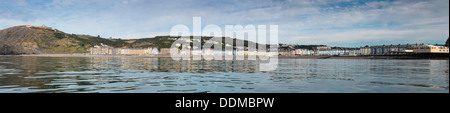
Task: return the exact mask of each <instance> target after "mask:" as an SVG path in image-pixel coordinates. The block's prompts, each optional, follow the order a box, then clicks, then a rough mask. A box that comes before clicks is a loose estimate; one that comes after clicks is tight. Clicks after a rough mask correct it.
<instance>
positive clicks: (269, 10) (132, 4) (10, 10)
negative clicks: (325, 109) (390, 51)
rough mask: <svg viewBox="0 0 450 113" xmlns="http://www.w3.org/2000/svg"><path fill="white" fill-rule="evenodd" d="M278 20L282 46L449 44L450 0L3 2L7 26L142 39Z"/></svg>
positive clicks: (1, 16)
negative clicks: (196, 21) (197, 20)
mask: <svg viewBox="0 0 450 113" xmlns="http://www.w3.org/2000/svg"><path fill="white" fill-rule="evenodd" d="M194 16H200V17H202V25H203V26H205V25H209V24H215V25H219V26H220V27H222V29H224V26H225V25H236V24H240V25H248V24H254V25H279V41H280V43H290V44H325V45H330V46H353V47H359V46H364V45H382V44H391V43H392V44H399V43H401V44H406V43H426V44H435V43H444V42H445V41H446V40H447V38H448V36H449V0H2V1H1V3H0V29H5V28H9V27H12V26H18V25H36V26H37V25H47V26H50V27H53V28H57V29H60V30H62V31H65V32H67V33H75V34H88V35H94V36H96V35H101V36H102V37H113V38H122V39H136V38H144V37H153V36H158V35H168V34H169V33H170V29H171V28H172V27H173V26H174V25H178V24H184V25H188V26H191V25H192V17H194Z"/></svg>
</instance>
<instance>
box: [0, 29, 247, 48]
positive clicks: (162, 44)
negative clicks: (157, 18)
mask: <svg viewBox="0 0 450 113" xmlns="http://www.w3.org/2000/svg"><path fill="white" fill-rule="evenodd" d="M173 38H174V37H170V36H156V37H153V38H142V39H106V38H102V37H100V36H90V35H78V34H68V33H65V32H62V31H60V30H58V29H53V28H39V27H27V26H15V27H11V28H7V29H3V30H0V55H19V54H72V53H88V52H89V51H87V49H88V48H90V47H93V46H95V45H99V44H100V43H103V44H106V45H110V46H112V47H115V48H148V47H156V48H159V49H161V48H170V46H171V45H172V43H173V42H174V41H175V40H173ZM175 38H176V37H175ZM178 38H179V37H178ZM191 38H192V36H191ZM211 38H212V37H202V40H209V39H211ZM223 39H225V37H223ZM235 41H236V39H234V42H235ZM202 42H203V41H202ZM248 43H253V42H249V41H244V44H245V46H246V47H247V45H248ZM191 44H192V43H191ZM203 44H204V42H203V43H202V45H203ZM223 46H224V45H223Z"/></svg>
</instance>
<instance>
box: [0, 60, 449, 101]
mask: <svg viewBox="0 0 450 113" xmlns="http://www.w3.org/2000/svg"><path fill="white" fill-rule="evenodd" d="M258 66H259V65H258V62H256V61H173V60H172V59H171V58H122V57H76V58H58V57H19V56H10V57H5V56H3V57H0V93H204V92H208V93H424V92H425V93H427V92H430V93H448V92H449V89H448V87H449V61H448V60H367V59H280V60H279V65H278V69H277V70H275V71H271V72H260V71H258Z"/></svg>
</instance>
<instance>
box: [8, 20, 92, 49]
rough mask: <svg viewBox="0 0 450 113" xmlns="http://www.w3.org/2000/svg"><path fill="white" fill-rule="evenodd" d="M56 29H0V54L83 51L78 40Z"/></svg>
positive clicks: (21, 27)
mask: <svg viewBox="0 0 450 113" xmlns="http://www.w3.org/2000/svg"><path fill="white" fill-rule="evenodd" d="M66 35H67V34H65V33H62V32H60V31H58V30H54V29H47V28H37V27H25V26H16V27H11V28H8V29H4V30H0V55H16V54H46V53H47V54H54V53H74V52H83V51H85V50H86V49H85V47H81V46H79V45H78V44H77V43H78V42H79V41H77V40H75V39H70V38H69V37H68V36H66Z"/></svg>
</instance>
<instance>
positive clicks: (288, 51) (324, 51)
mask: <svg viewBox="0 0 450 113" xmlns="http://www.w3.org/2000/svg"><path fill="white" fill-rule="evenodd" d="M172 40H176V38H174V39H172ZM205 42H206V41H205ZM214 43H217V42H214ZM223 45H225V44H223ZM226 45H227V46H230V45H228V44H226ZM233 48H234V50H233V51H232V52H231V51H230V52H226V51H219V52H217V51H214V50H213V49H203V50H197V51H195V50H191V51H182V50H179V49H178V48H151V47H150V48H114V47H111V46H108V45H105V44H103V43H101V44H100V45H98V46H94V47H92V48H89V50H88V51H89V52H90V54H92V55H170V51H171V49H176V50H178V52H179V53H180V54H187V53H188V52H190V53H189V54H190V55H201V54H208V55H214V54H216V53H220V52H222V53H221V54H224V55H245V56H247V55H261V54H265V55H279V56H291V57H295V56H392V55H394V56H395V55H422V54H429V55H430V54H431V55H433V54H436V55H437V54H440V55H444V56H445V55H447V57H448V53H449V41H448V39H447V41H446V42H445V45H439V44H436V45H427V44H423V43H422V44H418V43H416V44H397V45H393V44H391V45H378V46H363V47H360V48H344V47H328V46H324V45H309V46H305V45H289V44H280V45H278V47H277V48H278V53H273V52H270V50H269V49H267V51H265V52H262V53H261V52H260V53H258V52H257V51H252V50H256V49H255V48H253V49H251V48H249V47H243V48H242V49H240V50H244V51H243V52H239V50H238V49H239V47H236V46H234V47H233ZM244 48H245V49H244Z"/></svg>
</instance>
